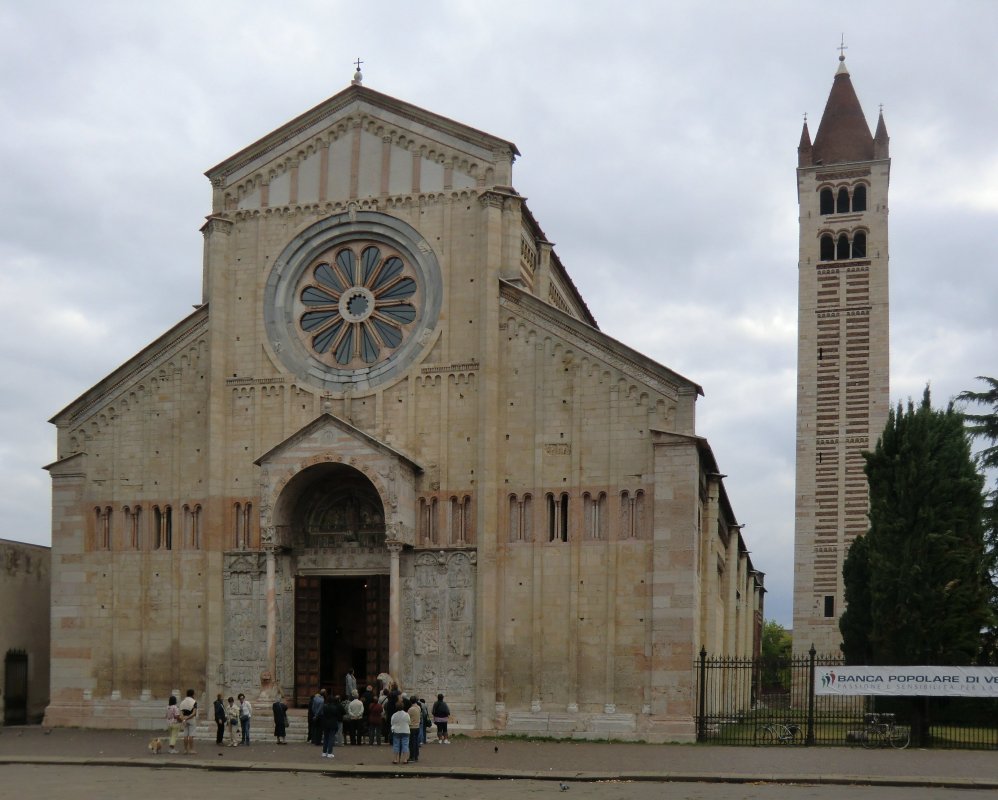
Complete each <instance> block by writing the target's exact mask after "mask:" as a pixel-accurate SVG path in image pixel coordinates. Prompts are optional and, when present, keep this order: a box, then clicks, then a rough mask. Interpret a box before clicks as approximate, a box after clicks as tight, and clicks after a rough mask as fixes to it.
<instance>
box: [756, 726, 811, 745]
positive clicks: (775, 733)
mask: <svg viewBox="0 0 998 800" xmlns="http://www.w3.org/2000/svg"><path fill="white" fill-rule="evenodd" d="M803 735H804V733H803V731H802V730H801V727H800V725H797V724H796V723H793V722H767V723H766V724H765V725H763V726H762V727H761V728H760V729H759V733H758V737H757V738H758V740H759V741H760V742H762V744H800V741H801V739H802V738H803Z"/></svg>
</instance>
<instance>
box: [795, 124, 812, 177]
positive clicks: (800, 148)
mask: <svg viewBox="0 0 998 800" xmlns="http://www.w3.org/2000/svg"><path fill="white" fill-rule="evenodd" d="M813 163H814V159H813V156H812V147H811V132H810V131H809V130H808V129H807V116H805V117H804V129H803V130H802V131H801V132H800V144H799V145H797V166H798V167H810V166H811V165H812V164H813Z"/></svg>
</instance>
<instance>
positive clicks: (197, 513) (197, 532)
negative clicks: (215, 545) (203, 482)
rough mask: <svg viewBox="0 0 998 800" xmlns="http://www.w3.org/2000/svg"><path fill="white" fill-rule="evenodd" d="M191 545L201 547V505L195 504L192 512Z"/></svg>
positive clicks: (196, 547)
mask: <svg viewBox="0 0 998 800" xmlns="http://www.w3.org/2000/svg"><path fill="white" fill-rule="evenodd" d="M191 547H192V548H194V549H195V550H200V549H201V506H200V505H196V506H194V510H193V511H192V512H191Z"/></svg>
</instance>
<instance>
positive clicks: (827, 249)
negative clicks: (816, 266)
mask: <svg viewBox="0 0 998 800" xmlns="http://www.w3.org/2000/svg"><path fill="white" fill-rule="evenodd" d="M821 260H822V261H834V260H835V240H834V239H833V238H832V237H831V236H830V235H829V234H827V233H826V234H825V235H824V236H822V237H821Z"/></svg>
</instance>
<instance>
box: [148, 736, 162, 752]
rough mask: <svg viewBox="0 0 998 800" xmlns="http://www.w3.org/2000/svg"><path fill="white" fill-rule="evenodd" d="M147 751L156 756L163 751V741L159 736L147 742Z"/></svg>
mask: <svg viewBox="0 0 998 800" xmlns="http://www.w3.org/2000/svg"><path fill="white" fill-rule="evenodd" d="M149 752H150V753H152V754H153V755H156V756H158V755H159V754H160V753H162V752H163V742H162V740H161V739H160V738H159V737H157V738H155V739H153V740H152V741H151V742H149Z"/></svg>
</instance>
